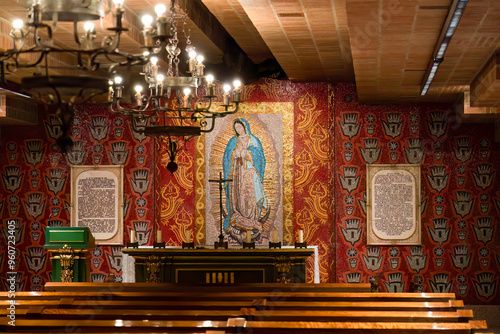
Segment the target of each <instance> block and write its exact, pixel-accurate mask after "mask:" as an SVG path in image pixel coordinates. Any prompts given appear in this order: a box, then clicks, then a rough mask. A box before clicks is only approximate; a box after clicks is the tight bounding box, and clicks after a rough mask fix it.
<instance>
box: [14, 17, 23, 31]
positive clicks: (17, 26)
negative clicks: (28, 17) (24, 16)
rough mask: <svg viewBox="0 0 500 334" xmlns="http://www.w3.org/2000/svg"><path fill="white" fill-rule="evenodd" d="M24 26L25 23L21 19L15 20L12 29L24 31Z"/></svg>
mask: <svg viewBox="0 0 500 334" xmlns="http://www.w3.org/2000/svg"><path fill="white" fill-rule="evenodd" d="M23 26H24V22H23V20H21V19H16V20H14V22H12V27H13V28H14V29H22V27H23Z"/></svg>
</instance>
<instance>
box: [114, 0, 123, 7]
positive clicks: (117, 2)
mask: <svg viewBox="0 0 500 334" xmlns="http://www.w3.org/2000/svg"><path fill="white" fill-rule="evenodd" d="M113 3H114V4H115V6H116V7H118V8H122V6H123V0H113Z"/></svg>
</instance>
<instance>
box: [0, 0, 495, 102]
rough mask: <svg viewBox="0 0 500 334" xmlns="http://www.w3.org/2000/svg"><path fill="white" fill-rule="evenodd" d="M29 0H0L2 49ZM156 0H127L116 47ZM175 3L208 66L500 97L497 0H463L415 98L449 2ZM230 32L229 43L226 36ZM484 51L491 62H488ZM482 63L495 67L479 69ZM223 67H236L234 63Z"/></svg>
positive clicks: (377, 92) (374, 92)
mask: <svg viewBox="0 0 500 334" xmlns="http://www.w3.org/2000/svg"><path fill="white" fill-rule="evenodd" d="M27 1H28V0H19V1H16V0H0V6H1V7H2V8H3V10H2V11H1V12H0V49H1V48H3V49H9V48H11V47H12V45H11V43H12V42H11V41H10V39H9V37H8V34H9V31H10V22H11V21H12V19H13V18H15V17H23V16H25V10H24V9H23V8H22V6H21V5H20V4H19V2H21V3H23V2H27ZM160 2H162V1H161V0H125V6H126V10H127V17H126V21H127V24H128V25H129V26H130V27H132V28H134V27H135V28H134V29H132V30H131V31H130V33H129V34H128V36H127V37H126V38H125V39H124V43H123V46H122V47H121V49H130V50H134V49H135V50H137V47H138V46H139V45H140V44H139V43H140V42H141V36H140V29H141V28H140V27H139V24H138V23H139V22H140V20H139V19H138V17H139V16H141V15H142V14H144V13H146V12H149V13H153V7H154V5H156V4H158V3H160ZM163 2H164V3H166V2H165V1H163ZM177 3H179V4H180V5H181V6H182V7H184V8H187V12H188V15H190V16H191V17H193V20H194V21H195V22H196V24H197V25H198V26H199V28H198V27H196V26H195V25H194V24H193V25H190V27H191V35H192V40H193V44H195V45H196V47H197V50H199V51H201V52H203V53H204V54H205V57H206V58H207V59H208V62H209V63H211V64H217V63H219V64H221V63H224V62H227V55H228V54H231V52H233V53H234V52H235V51H234V50H235V49H236V53H238V52H239V53H240V56H241V54H243V55H246V56H247V61H246V63H247V64H248V63H250V64H253V65H255V66H256V67H257V68H259V66H258V65H259V64H262V63H263V62H264V61H265V60H266V59H273V58H274V59H276V60H277V62H278V63H279V65H280V66H281V68H282V69H283V70H284V72H285V73H286V75H287V76H288V78H289V79H291V80H294V81H329V82H339V81H355V82H356V86H357V90H358V95H359V99H360V101H361V102H365V103H371V102H418V101H429V102H431V101H432V102H435V101H439V102H454V101H457V99H461V98H463V92H464V91H465V90H468V89H469V85H471V84H472V83H473V82H476V84H477V82H478V80H479V84H478V85H479V86H485V85H486V84H488V85H489V86H488V89H486V91H487V92H488V97H486V98H485V97H483V98H481V97H479V98H477V101H478V102H477V103H476V105H475V106H481V105H480V104H481V103H483V102H482V101H487V102H484V103H489V104H490V105H491V104H495V103H499V100H500V99H498V98H491V95H493V96H499V95H500V84H499V83H498V82H497V80H500V75H496V72H500V71H498V70H497V71H492V70H491V69H492V66H493V69H495V68H496V64H497V61H496V59H497V58H496V57H494V54H495V52H497V51H500V26H499V22H500V1H498V0H470V1H469V3H468V4H467V7H466V9H465V12H464V14H463V17H462V19H461V21H460V23H459V25H458V28H457V30H456V33H455V35H454V36H453V38H452V40H451V42H450V45H449V47H448V49H447V51H446V53H445V56H444V61H443V62H442V63H441V65H440V67H439V70H438V72H437V74H436V77H435V79H434V81H433V83H432V85H431V87H430V89H429V92H428V93H427V95H425V96H423V97H421V96H420V87H421V83H422V80H423V76H424V74H425V71H426V69H427V67H428V64H429V62H430V60H431V57H432V52H433V50H434V48H435V46H436V43H437V40H438V37H439V35H440V33H441V30H442V27H443V24H444V22H445V20H446V17H447V15H448V12H449V8H450V6H451V4H452V0H177ZM166 4H167V3H166ZM207 9H208V11H209V12H211V14H212V15H213V17H212V16H211V15H209V13H208V12H207V11H206V10H207ZM217 21H218V22H217ZM219 23H220V24H219ZM105 24H106V22H105ZM222 27H223V28H225V31H223V29H222ZM202 32H205V33H202ZM64 38H65V37H62V40H64ZM231 39H234V41H235V42H236V44H237V45H236V46H235V45H233V44H231V43H230V42H231ZM68 43H69V42H68ZM491 59H494V64H493V65H492V64H490V63H489V61H491ZM226 65H227V64H226ZM499 66H500V65H499ZM208 67H209V66H208V65H207V68H208ZM226 67H227V66H226ZM485 68H488V71H489V72H488V73H490V72H491V73H493V74H488V73H486V74H485V73H483V71H484V69H485ZM230 70H233V71H236V72H237V71H239V70H241V68H240V67H235V68H230ZM234 74H235V75H237V74H238V73H234ZM495 75H496V76H495ZM492 76H493V77H492ZM497 77H499V79H497ZM483 78H484V79H483ZM483 80H489V81H488V82H486V81H484V82H483ZM492 80H493V83H491V81H492ZM491 87H492V88H491ZM478 94H479V93H478ZM471 95H474V94H471ZM472 100H473V99H472V97H471V102H472ZM474 101H475V100H474ZM474 103H475V102H474Z"/></svg>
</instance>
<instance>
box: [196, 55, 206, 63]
mask: <svg viewBox="0 0 500 334" xmlns="http://www.w3.org/2000/svg"><path fill="white" fill-rule="evenodd" d="M204 59H205V58H204V57H203V56H202V55H199V56H198V57H196V61H197V62H198V63H200V64H201V63H203V60H204Z"/></svg>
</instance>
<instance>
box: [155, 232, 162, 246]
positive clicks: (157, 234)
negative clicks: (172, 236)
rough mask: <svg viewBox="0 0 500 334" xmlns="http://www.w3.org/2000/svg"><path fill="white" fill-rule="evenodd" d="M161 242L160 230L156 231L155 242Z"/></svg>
mask: <svg viewBox="0 0 500 334" xmlns="http://www.w3.org/2000/svg"><path fill="white" fill-rule="evenodd" d="M160 242H161V231H160V230H158V231H156V243H157V244H159V243H160Z"/></svg>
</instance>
